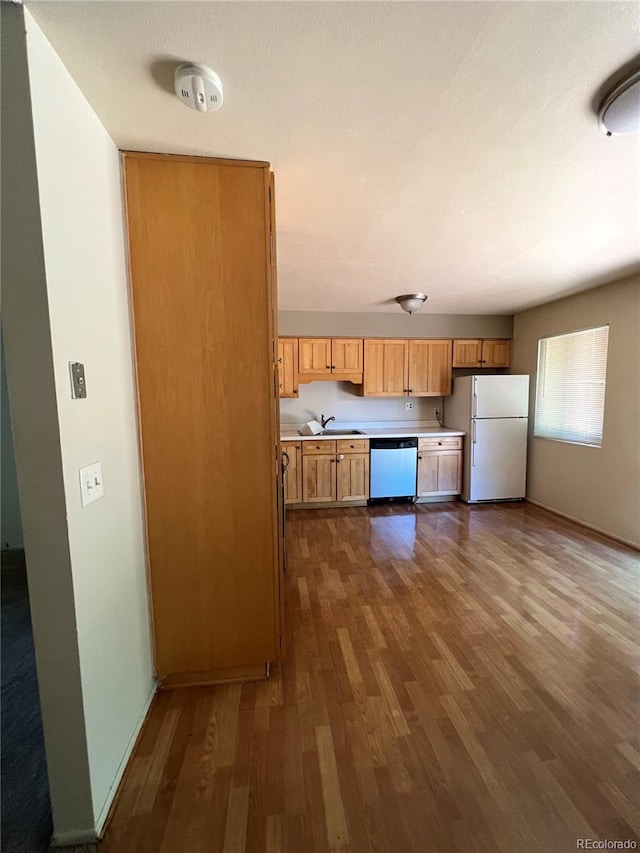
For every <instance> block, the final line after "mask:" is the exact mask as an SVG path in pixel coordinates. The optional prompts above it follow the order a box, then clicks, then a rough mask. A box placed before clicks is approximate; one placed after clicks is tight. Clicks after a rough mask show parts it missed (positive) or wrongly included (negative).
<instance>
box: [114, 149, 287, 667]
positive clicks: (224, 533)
mask: <svg viewBox="0 0 640 853" xmlns="http://www.w3.org/2000/svg"><path fill="white" fill-rule="evenodd" d="M124 169H125V192H126V204H127V219H128V230H129V248H130V251H129V257H130V272H131V292H132V304H133V315H134V336H135V349H136V366H137V383H138V402H139V415H140V430H141V441H142V449H143V459H144V481H145V495H146V514H147V536H148V548H149V572H150V591H151V602H152V609H153V625H154V640H155V660H156V670H157V674H158V676H159V677H160V679H163V678H165V677H166V676H168V675H171V676H172V677H173V681H171V680H170V682H169V683H179V682H180V681H181V680H182V681H185V682H188V681H189V680H190V679H193V678H196V677H197V678H198V679H200V680H216V678H219V677H220V673H221V672H224V673H229V672H238V671H242V672H243V673H245V674H247V675H249V674H254V673H255V674H258V672H259V671H262V672H263V673H264V665H265V663H267V662H268V661H273V660H275V659H276V658H277V656H278V652H279V637H278V630H279V628H278V626H279V621H278V618H279V601H278V559H279V558H278V523H277V499H278V498H277V496H278V493H279V491H280V477H279V439H278V435H277V432H276V412H277V405H278V402H277V387H276V383H275V382H274V376H275V334H274V325H273V323H274V320H273V314H272V305H271V300H272V292H271V274H272V272H271V263H272V259H271V253H270V233H269V221H268V216H269V199H268V195H269V168H268V164H266V163H246V162H241V161H233V160H228V161H224V160H212V159H209V158H203V157H175V156H166V155H148V154H126V155H125V157H124ZM239 292H241V293H242V294H244V296H245V297H246V298H243V299H238V293H239ZM248 330H250V332H251V333H250V334H248ZM252 494H257V495H259V496H260V499H259V501H256V502H254V503H253V504H252V505H251V511H248V510H247V496H248V495H252ZM194 673H197V676H195V675H193V674H194ZM216 674H217V675H216Z"/></svg>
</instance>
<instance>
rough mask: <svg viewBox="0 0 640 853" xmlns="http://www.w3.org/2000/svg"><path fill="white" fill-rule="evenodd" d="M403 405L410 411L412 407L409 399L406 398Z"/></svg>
mask: <svg viewBox="0 0 640 853" xmlns="http://www.w3.org/2000/svg"><path fill="white" fill-rule="evenodd" d="M404 407H405V409H406V410H407V411H408V412H410V411H411V409H413V403H412V402H411V400H407V402H406V403H405V404H404Z"/></svg>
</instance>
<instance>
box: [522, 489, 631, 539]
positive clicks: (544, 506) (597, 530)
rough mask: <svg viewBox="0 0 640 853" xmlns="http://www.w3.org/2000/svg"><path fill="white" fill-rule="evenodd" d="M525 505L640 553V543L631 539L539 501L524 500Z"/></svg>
mask: <svg viewBox="0 0 640 853" xmlns="http://www.w3.org/2000/svg"><path fill="white" fill-rule="evenodd" d="M525 500H526V502H527V503H530V504H533V506H537V507H540V509H544V510H546V511H547V512H550V513H551V514H552V515H558V516H560V518H566V520H567V521H572V522H573V523H574V524H579V525H580V527H586V528H587V530H591V531H593V532H594V533H598V534H599V535H600V536H603V537H604V538H605V539H612V540H613V541H614V542H618V543H619V544H620V545H626V546H627V547H628V548H633V550H634V551H640V543H638V542H634V541H633V540H631V539H625V538H624V537H623V536H616V535H615V534H614V533H609V531H608V530H603V529H602V528H601V527H596V525H595V524H589V522H587V521H583V520H582V519H581V518H576V517H575V516H574V515H569V513H567V512H560V510H559V509H554V507H552V506H547V504H543V503H542V502H541V501H534V500H533V499H532V498H525Z"/></svg>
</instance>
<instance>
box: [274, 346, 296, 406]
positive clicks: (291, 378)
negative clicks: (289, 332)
mask: <svg viewBox="0 0 640 853" xmlns="http://www.w3.org/2000/svg"><path fill="white" fill-rule="evenodd" d="M278 382H279V389H278V390H279V395H280V397H297V396H298V339H297V338H278Z"/></svg>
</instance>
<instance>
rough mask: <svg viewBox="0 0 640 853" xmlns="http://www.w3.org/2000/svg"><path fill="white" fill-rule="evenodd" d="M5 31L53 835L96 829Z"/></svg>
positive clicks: (7, 333)
mask: <svg viewBox="0 0 640 853" xmlns="http://www.w3.org/2000/svg"><path fill="white" fill-rule="evenodd" d="M0 12H1V14H2V27H1V29H0V37H1V39H2V50H1V51H0V57H1V62H2V68H1V80H2V99H1V109H2V122H1V131H2V145H1V146H0V152H1V156H2V194H1V199H2V229H1V231H0V236H1V239H2V252H1V258H2V329H3V342H4V347H5V356H6V369H7V380H8V387H9V398H10V401H11V417H12V422H13V430H14V438H15V457H16V468H17V475H18V485H19V489H20V502H21V513H22V525H23V535H24V546H25V552H26V557H27V578H28V582H29V604H30V608H31V622H32V625H33V634H34V640H35V652H36V664H37V668H38V687H39V691H40V706H41V709H42V723H43V729H44V739H45V747H46V751H47V772H48V775H49V791H50V796H51V806H52V810H53V821H54V827H55V829H56V831H57V832H59V833H60V835H61V836H63V835H64V833H65V832H69V833H72V832H74V831H81V830H86V831H87V832H88V833H89V835H87V836H86V839H85V840H88V839H89V838H90V837H91V833H92V830H93V825H94V818H93V806H92V802H91V783H90V775H89V761H88V754H87V740H86V735H85V720H84V707H83V699H82V685H81V681H80V657H79V651H78V634H77V626H76V612H75V605H74V594H73V579H72V571H71V555H70V550H69V536H68V528H67V518H66V506H65V495H64V479H63V472H62V457H61V452H60V428H59V423H58V410H57V403H56V391H55V384H54V372H53V357H52V352H51V331H50V325H49V306H48V298H47V281H46V277H45V270H44V256H43V249H42V230H41V224H40V205H39V200H38V183H37V172H36V162H35V147H34V139H33V120H32V115H31V99H30V92H29V77H28V66H27V48H26V37H25V25H24V13H23V9H22V7H20V6H18V5H15V4H11V3H2V4H0Z"/></svg>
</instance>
